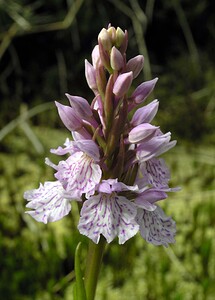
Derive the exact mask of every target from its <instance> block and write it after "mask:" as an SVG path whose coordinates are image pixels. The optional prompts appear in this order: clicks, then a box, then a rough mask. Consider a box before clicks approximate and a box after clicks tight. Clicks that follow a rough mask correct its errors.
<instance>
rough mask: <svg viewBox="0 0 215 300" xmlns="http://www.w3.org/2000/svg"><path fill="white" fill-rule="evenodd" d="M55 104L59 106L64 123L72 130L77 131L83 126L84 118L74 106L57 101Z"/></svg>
mask: <svg viewBox="0 0 215 300" xmlns="http://www.w3.org/2000/svg"><path fill="white" fill-rule="evenodd" d="M55 105H56V106H57V109H58V113H59V116H60V118H61V120H62V122H63V124H64V125H65V126H66V127H67V128H68V129H69V130H70V131H75V130H78V129H80V128H81V127H82V120H81V119H80V118H79V117H78V116H77V114H76V113H75V110H74V108H72V107H69V106H66V105H62V104H60V103H59V102H57V101H55Z"/></svg>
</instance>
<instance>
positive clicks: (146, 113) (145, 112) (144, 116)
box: [130, 100, 159, 126]
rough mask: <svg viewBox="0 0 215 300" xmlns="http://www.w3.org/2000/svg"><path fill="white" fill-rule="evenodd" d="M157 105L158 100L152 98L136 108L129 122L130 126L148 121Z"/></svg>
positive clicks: (152, 117)
mask: <svg viewBox="0 0 215 300" xmlns="http://www.w3.org/2000/svg"><path fill="white" fill-rule="evenodd" d="M158 105H159V102H158V100H154V101H152V102H151V103H149V104H148V105H145V106H143V107H141V108H139V109H137V110H136V111H135V113H134V115H133V117H132V119H131V122H130V124H131V125H132V126H137V125H140V124H142V123H150V122H151V121H152V120H153V119H154V117H155V115H156V113H157V111H158Z"/></svg>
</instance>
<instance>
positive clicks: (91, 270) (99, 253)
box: [85, 238, 106, 300]
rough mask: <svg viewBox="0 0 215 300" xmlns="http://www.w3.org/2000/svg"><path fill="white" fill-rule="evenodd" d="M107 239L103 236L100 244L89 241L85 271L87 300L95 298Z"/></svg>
mask: <svg viewBox="0 0 215 300" xmlns="http://www.w3.org/2000/svg"><path fill="white" fill-rule="evenodd" d="M105 245H106V241H105V239H104V238H101V240H100V242H99V244H94V243H93V242H92V241H91V240H90V241H89V250H88V257H87V264H86V272H85V288H86V294H87V300H94V297H95V292H96V286H97V281H98V276H99V271H100V267H101V263H102V257H103V253H104V249H105Z"/></svg>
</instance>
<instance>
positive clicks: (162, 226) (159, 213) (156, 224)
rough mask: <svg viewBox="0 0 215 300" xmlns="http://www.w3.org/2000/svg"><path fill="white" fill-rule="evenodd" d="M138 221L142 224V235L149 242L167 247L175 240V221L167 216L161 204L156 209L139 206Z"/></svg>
mask: <svg viewBox="0 0 215 300" xmlns="http://www.w3.org/2000/svg"><path fill="white" fill-rule="evenodd" d="M136 221H137V223H138V224H139V225H140V234H141V236H142V237H143V238H144V239H145V240H146V241H147V242H148V243H151V244H154V245H164V246H166V247H167V246H168V244H170V243H174V242H175V239H174V236H175V233H176V226H175V222H174V221H173V220H172V218H171V217H167V216H166V215H165V213H164V212H163V210H162V209H161V208H160V207H159V206H157V208H156V210H154V211H147V210H144V209H141V208H139V209H138V212H137V217H136Z"/></svg>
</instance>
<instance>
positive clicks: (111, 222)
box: [78, 179, 139, 244]
mask: <svg viewBox="0 0 215 300" xmlns="http://www.w3.org/2000/svg"><path fill="white" fill-rule="evenodd" d="M114 184H115V188H114ZM108 185H109V186H108ZM124 186H125V185H124ZM115 189H117V190H119V189H120V183H118V182H116V181H115V180H114V181H113V180H112V179H108V180H105V181H103V186H101V187H100V192H99V193H98V194H97V195H92V196H90V197H89V198H88V200H86V201H85V202H84V204H83V207H82V210H81V217H80V221H79V225H78V229H79V231H80V233H81V234H83V235H86V236H88V237H89V238H90V239H91V240H92V241H93V242H94V243H96V244H98V242H99V240H100V236H101V235H103V236H104V237H105V238H106V240H107V242H108V243H110V242H112V241H113V239H114V238H115V237H116V236H118V237H119V244H124V243H125V242H126V241H127V240H128V239H130V238H131V237H132V236H134V235H135V234H136V233H137V232H138V230H139V225H138V224H137V223H136V221H135V217H136V214H137V208H136V206H135V204H133V203H132V202H131V201H129V200H128V199H127V198H125V197H123V196H119V195H118V194H117V192H116V191H115Z"/></svg>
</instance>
